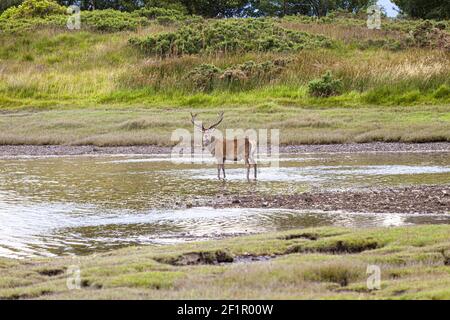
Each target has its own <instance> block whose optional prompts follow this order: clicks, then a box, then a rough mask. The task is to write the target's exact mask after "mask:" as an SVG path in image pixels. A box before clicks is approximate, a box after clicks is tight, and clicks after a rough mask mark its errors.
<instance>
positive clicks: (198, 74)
mask: <svg viewBox="0 0 450 320" xmlns="http://www.w3.org/2000/svg"><path fill="white" fill-rule="evenodd" d="M220 73H221V70H220V69H219V68H217V67H216V66H215V65H212V64H201V65H200V66H198V67H196V68H194V69H193V70H192V71H191V72H189V74H188V76H187V77H188V79H190V80H191V81H192V83H193V85H194V86H195V87H196V88H197V89H199V90H202V91H211V90H212V89H213V87H214V82H215V81H216V80H217V79H218V77H219V74H220Z"/></svg>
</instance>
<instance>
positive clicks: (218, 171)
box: [217, 164, 220, 180]
mask: <svg viewBox="0 0 450 320" xmlns="http://www.w3.org/2000/svg"><path fill="white" fill-rule="evenodd" d="M217 179H219V180H220V164H218V165H217Z"/></svg>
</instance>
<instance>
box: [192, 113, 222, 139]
mask: <svg viewBox="0 0 450 320" xmlns="http://www.w3.org/2000/svg"><path fill="white" fill-rule="evenodd" d="M196 117H197V113H196V114H193V113H192V112H191V122H192V124H193V125H194V126H195V127H196V128H198V129H199V130H200V131H201V132H202V145H205V144H206V145H209V144H210V143H211V142H212V137H213V132H214V129H215V128H216V127H217V126H218V125H219V124H220V123H221V122H222V120H223V111H222V112H221V113H219V117H218V119H217V120H216V122H214V124H212V125H210V126H209V127H205V125H204V124H203V123H202V122H201V125H200V124H199V123H198V121H197V119H196Z"/></svg>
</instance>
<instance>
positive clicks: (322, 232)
mask: <svg viewBox="0 0 450 320" xmlns="http://www.w3.org/2000/svg"><path fill="white" fill-rule="evenodd" d="M449 234H450V227H449V226H446V225H439V226H438V225H429V226H415V227H401V228H384V229H358V230H356V229H342V228H318V229H305V230H292V231H289V232H279V233H272V234H262V235H255V236H247V237H237V238H231V239H226V240H220V241H210V242H201V243H192V244H182V245H175V246H161V247H153V246H140V247H130V248H124V249H120V250H116V251H113V252H108V253H100V254H96V255H95V256H89V257H79V258H71V257H63V258H57V259H55V258H53V259H41V260H37V259H35V260H27V261H19V260H8V259H1V260H0V275H1V277H0V279H1V280H0V297H1V298H6V299H17V298H40V299H55V298H83V299H84V298H116V299H123V298H185V299H186V298H187V299H190V298H191V299H192V298H215V299H230V298H233V299H247V298H249V299H252V298H253V299H256V298H257V299H280V298H285V299H292V298H295V299H297V298H300V299H311V298H312V299H318V298H319V299H336V298H344V299H359V298H367V299H449V298H450V289H449V288H450V252H449V251H448V250H449V247H450V243H449ZM252 257H253V259H259V260H261V261H254V262H250V261H251V260H252ZM218 262H220V263H218ZM74 265H75V266H78V267H79V268H80V271H81V289H79V290H68V289H67V286H66V280H67V275H66V272H67V269H68V268H69V266H74ZM368 265H377V266H379V267H380V269H381V288H380V289H379V290H369V289H368V288H367V286H366V281H367V278H368V276H369V275H367V274H366V270H367V266H368Z"/></svg>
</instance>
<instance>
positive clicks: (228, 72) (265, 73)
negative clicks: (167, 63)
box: [187, 58, 291, 91]
mask: <svg viewBox="0 0 450 320" xmlns="http://www.w3.org/2000/svg"><path fill="white" fill-rule="evenodd" d="M290 61H291V60H290V59H283V58H280V59H275V60H273V61H266V62H263V63H256V62H253V61H247V62H245V63H243V64H239V65H234V66H231V67H229V68H227V69H225V70H221V69H219V68H218V67H216V66H214V65H211V64H202V65H200V66H199V67H196V68H194V69H193V70H192V71H191V72H189V74H188V76H187V78H188V79H189V80H190V81H191V82H192V84H193V85H194V87H195V88H196V89H198V90H202V91H211V90H212V89H214V87H215V85H224V86H225V87H227V88H230V87H233V86H235V85H238V87H239V89H242V88H243V85H246V87H248V86H249V85H252V84H260V83H264V82H268V81H271V80H272V79H274V78H275V77H276V76H277V75H278V74H279V73H280V72H281V71H282V70H283V68H284V67H286V65H287V64H288V63H289V62H290Z"/></svg>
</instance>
